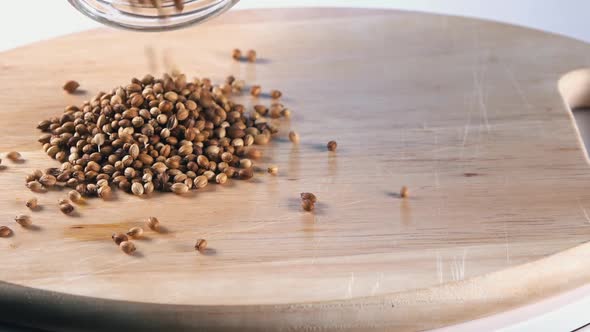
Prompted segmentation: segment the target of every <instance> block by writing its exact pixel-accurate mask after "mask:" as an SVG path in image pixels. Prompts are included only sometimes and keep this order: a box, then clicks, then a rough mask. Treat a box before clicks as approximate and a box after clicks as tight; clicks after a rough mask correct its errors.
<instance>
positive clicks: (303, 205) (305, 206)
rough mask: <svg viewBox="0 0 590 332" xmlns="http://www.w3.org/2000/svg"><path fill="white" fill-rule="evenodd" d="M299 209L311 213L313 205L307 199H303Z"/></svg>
mask: <svg viewBox="0 0 590 332" xmlns="http://www.w3.org/2000/svg"><path fill="white" fill-rule="evenodd" d="M301 208H302V209H303V210H305V211H313V209H314V208H315V203H314V202H312V201H311V200H309V199H303V200H301Z"/></svg>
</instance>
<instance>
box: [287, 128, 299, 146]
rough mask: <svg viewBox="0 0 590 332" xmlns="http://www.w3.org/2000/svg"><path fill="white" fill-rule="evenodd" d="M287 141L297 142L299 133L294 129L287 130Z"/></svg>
mask: <svg viewBox="0 0 590 332" xmlns="http://www.w3.org/2000/svg"><path fill="white" fill-rule="evenodd" d="M289 141H291V142H293V144H299V134H297V133H296V132H294V131H290V132H289Z"/></svg>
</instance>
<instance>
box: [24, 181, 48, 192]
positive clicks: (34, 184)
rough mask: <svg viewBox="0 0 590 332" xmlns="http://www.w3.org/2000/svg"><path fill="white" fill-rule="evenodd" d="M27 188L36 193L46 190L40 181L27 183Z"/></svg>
mask: <svg viewBox="0 0 590 332" xmlns="http://www.w3.org/2000/svg"><path fill="white" fill-rule="evenodd" d="M27 188H29V189H30V190H31V191H34V192H40V191H42V190H44V189H45V187H43V185H42V184H41V183H39V182H38V181H31V182H28V183H27Z"/></svg>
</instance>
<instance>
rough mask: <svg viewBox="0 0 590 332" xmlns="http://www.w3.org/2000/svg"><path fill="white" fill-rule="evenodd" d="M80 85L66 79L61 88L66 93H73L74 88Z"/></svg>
mask: <svg viewBox="0 0 590 332" xmlns="http://www.w3.org/2000/svg"><path fill="white" fill-rule="evenodd" d="M79 87H80V83H78V82H76V81H67V82H66V83H65V84H64V85H63V89H64V90H65V91H66V92H67V93H74V92H76V90H77V89H78V88H79Z"/></svg>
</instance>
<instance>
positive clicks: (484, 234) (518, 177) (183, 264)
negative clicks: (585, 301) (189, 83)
mask: <svg viewBox="0 0 590 332" xmlns="http://www.w3.org/2000/svg"><path fill="white" fill-rule="evenodd" d="M235 47H239V48H242V49H243V50H247V49H250V48H253V49H256V50H257V51H258V54H259V56H260V58H261V59H260V60H259V61H258V63H256V64H248V63H240V62H236V61H233V60H232V59H231V56H230V54H231V50H232V49H233V48H235ZM589 51H590V47H588V46H587V45H584V44H582V43H580V42H577V41H573V40H569V39H566V38H563V37H559V36H554V35H549V34H546V33H541V32H537V31H531V30H527V29H523V28H519V27H514V26H507V25H502V24H496V23H490V22H483V21H478V20H471V19H465V18H456V17H446V16H433V15H426V14H416V13H405V12H404V13H402V12H396V11H378V10H350V9H341V10H340V9H339V10H337V9H304V10H293V9H291V10H260V11H236V12H231V13H229V14H227V15H224V16H222V17H221V18H220V19H217V20H214V21H212V22H209V23H207V24H205V25H202V26H198V27H194V28H191V29H187V30H182V31H176V32H170V33H165V34H139V33H132V32H122V31H114V30H107V29H101V30H96V31H90V32H85V33H81V34H76V35H71V36H67V37H63V38H59V39H55V40H51V41H47V42H42V43H37V44H34V45H31V46H27V47H23V48H19V49H16V50H13V51H10V52H6V53H3V54H0V73H1V75H2V78H3V79H2V81H0V100H1V101H2V103H1V104H2V107H1V108H0V112H1V114H2V116H3V119H2V121H0V132H2V140H1V141H0V151H4V152H6V151H9V150H18V151H21V152H22V153H23V155H24V158H25V160H26V161H25V162H24V163H21V164H15V163H11V162H9V161H7V160H3V165H5V168H4V169H2V170H1V171H0V184H1V187H2V190H1V191H0V220H3V222H2V223H4V224H8V225H10V226H12V227H13V228H14V230H15V235H14V236H13V237H11V238H7V239H0V249H1V250H0V262H2V263H1V264H2V268H1V269H0V280H2V281H3V283H1V284H0V304H1V305H2V308H3V311H2V313H0V320H2V321H10V322H16V323H19V324H25V325H30V326H36V327H43V328H52V329H57V330H76V329H80V328H84V329H90V330H100V329H109V328H114V327H116V328H118V329H123V328H130V329H140V328H141V329H144V330H148V329H152V330H163V329H184V328H202V329H207V330H210V329H240V330H260V329H279V328H285V329H296V328H318V329H320V330H331V329H342V328H348V329H351V330H355V329H358V330H366V329H370V328H372V329H375V330H391V329H396V330H421V329H427V328H433V327H438V326H444V325H448V324H452V323H456V322H461V321H465V320H470V319H473V318H476V317H481V316H485V315H490V314H493V313H495V312H500V311H504V310H508V309H510V308H513V307H515V306H518V305H522V304H524V303H529V302H532V301H535V300H538V299H541V298H544V297H547V296H549V295H552V294H555V293H557V292H559V291H561V290H565V289H571V288H574V287H576V286H580V285H582V284H583V283H584V282H585V281H586V280H588V277H590V268H588V264H587V261H588V258H589V256H590V246H588V245H585V244H583V243H584V242H585V241H586V239H587V238H588V236H589V235H590V227H589V224H588V223H589V220H590V219H589V217H588V215H587V212H586V208H590V190H589V189H588V188H590V173H589V172H588V170H589V169H588V165H587V161H586V158H585V155H584V150H583V147H582V145H581V143H580V141H579V139H578V135H577V132H576V128H575V126H574V124H573V122H572V117H571V113H570V111H569V110H568V108H567V107H566V106H564V99H563V98H562V96H561V95H560V93H559V92H558V88H557V82H558V80H559V79H560V77H562V75H564V74H566V73H568V72H570V71H571V70H573V69H576V68H580V67H584V66H586V65H588V54H589ZM150 54H151V55H153V56H155V57H148V56H146V55H150ZM150 59H151V60H150ZM163 64H165V65H163ZM172 66H176V67H178V68H180V69H181V70H182V71H184V72H186V73H187V74H189V76H192V75H193V74H194V75H195V76H199V77H210V78H212V79H213V80H214V81H220V80H222V79H223V78H224V77H225V76H227V75H229V74H233V75H235V76H237V77H238V78H243V79H245V80H246V81H247V83H248V84H261V85H262V86H263V88H264V89H267V90H268V89H271V88H278V89H280V90H282V91H283V92H284V94H285V97H284V98H283V103H284V104H285V105H287V106H288V107H290V108H291V109H292V110H293V114H294V116H293V118H292V119H291V120H290V121H289V122H285V123H283V125H282V129H281V134H280V138H279V139H278V140H277V141H275V142H274V143H273V144H271V145H269V146H266V147H265V148H263V150H264V152H265V157H264V158H263V160H262V161H261V162H259V163H258V165H259V166H263V167H265V166H267V165H269V164H276V165H278V167H279V176H277V177H272V176H270V175H268V174H265V173H260V174H257V175H256V177H255V178H254V179H253V180H252V181H249V182H243V181H231V183H229V184H227V185H225V186H214V185H211V186H209V187H208V189H207V190H204V191H203V192H197V193H194V194H191V195H188V196H186V197H178V196H175V195H172V194H161V195H153V197H150V198H146V199H140V198H136V197H132V196H129V195H127V194H124V193H121V192H119V193H117V194H116V199H114V200H113V201H109V202H103V201H101V200H98V199H92V200H89V201H88V203H87V204H86V205H84V206H80V207H78V210H77V211H78V215H77V216H75V217H66V216H64V215H62V214H61V213H60V212H59V210H58V209H57V203H56V202H57V200H58V198H61V197H63V196H64V195H65V192H56V191H54V192H49V193H46V194H33V193H31V192H29V191H28V190H27V189H26V188H25V187H24V176H25V174H27V173H29V172H30V171H31V170H33V169H36V168H46V167H51V166H55V165H57V163H56V162H55V161H54V160H51V159H50V158H49V157H47V156H46V155H45V154H44V153H43V152H42V150H41V147H40V145H39V144H38V143H37V142H36V137H37V136H38V132H37V130H36V129H35V126H36V123H37V122H38V121H39V120H41V119H45V118H48V117H50V116H54V115H58V114H59V113H60V112H61V111H62V109H63V107H64V106H65V105H68V104H80V103H81V102H82V101H83V100H85V99H89V98H91V96H92V95H93V94H95V93H96V92H98V91H101V90H107V89H110V88H112V87H114V86H117V85H123V84H127V83H128V81H129V78H130V77H133V76H142V75H143V74H145V73H146V72H148V71H149V72H157V73H160V72H163V71H164V70H167V69H170V68H171V67H172ZM69 79H75V80H78V81H79V82H81V84H82V88H83V89H84V90H85V91H86V92H85V93H82V94H79V95H73V96H71V95H66V94H64V93H62V91H61V85H62V84H63V83H64V82H65V81H66V80H69ZM571 86H574V88H571ZM581 88H583V89H586V87H581ZM581 88H579V89H581ZM572 89H574V90H572ZM575 89H576V85H575V84H570V85H568V86H567V89H566V90H564V91H562V92H563V94H564V95H566V96H568V95H577V94H578V93H579V91H577V90H575ZM562 90H563V89H562ZM572 98H573V97H572ZM566 99H567V98H566ZM241 100H242V101H243V102H244V103H245V104H246V105H248V106H250V105H253V104H255V103H259V102H262V103H265V104H268V103H270V100H268V99H264V98H263V99H261V100H254V99H251V98H250V97H248V96H244V97H242V98H241ZM290 129H295V130H297V131H298V132H299V133H300V135H301V144H299V145H298V146H293V145H292V144H291V143H290V142H289V141H288V140H287V139H286V133H287V132H288V131H289V130H290ZM331 139H335V140H337V141H338V144H339V147H338V151H337V152H336V153H329V152H327V151H326V149H325V144H326V142H327V141H329V140H331ZM4 159H5V158H4ZM402 185H407V186H408V187H409V189H410V193H411V196H410V197H409V198H408V199H400V198H399V197H398V196H397V192H398V191H399V189H400V187H401V186H402ZM302 191H311V192H314V193H315V194H316V195H317V196H318V198H319V203H318V205H317V209H316V211H315V213H306V212H303V211H301V209H300V207H299V199H298V196H299V193H300V192H302ZM33 196H37V197H38V198H39V200H40V203H41V205H42V206H43V209H42V211H40V212H34V213H31V215H32V219H33V222H34V223H35V225H37V228H36V229H34V230H24V229H21V228H18V227H15V224H14V222H12V221H11V220H12V219H13V218H14V215H16V214H18V213H29V212H28V211H27V210H26V208H25V206H24V202H25V200H26V199H28V198H30V197H33ZM148 216H157V217H158V218H159V219H160V220H161V221H162V223H163V224H164V225H165V226H166V229H167V232H166V233H165V234H156V233H152V232H148V234H147V236H146V238H145V239H144V240H138V241H136V244H137V246H138V254H137V255H135V256H127V255H124V254H122V253H121V252H120V250H119V249H118V248H117V247H116V246H115V245H114V244H113V243H112V241H111V239H110V235H111V233H112V232H115V231H124V230H126V229H127V228H129V227H131V226H135V225H142V223H143V221H144V220H145V219H146V217H148ZM201 237H203V238H206V239H207V240H208V242H209V244H210V250H208V251H207V252H206V253H205V254H199V253H197V252H195V251H194V249H193V245H194V242H195V239H196V238H201ZM570 248H573V249H570ZM568 249H569V250H568Z"/></svg>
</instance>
